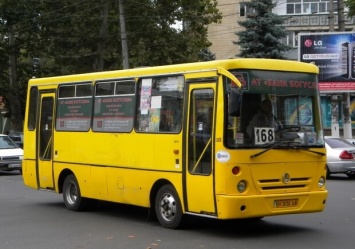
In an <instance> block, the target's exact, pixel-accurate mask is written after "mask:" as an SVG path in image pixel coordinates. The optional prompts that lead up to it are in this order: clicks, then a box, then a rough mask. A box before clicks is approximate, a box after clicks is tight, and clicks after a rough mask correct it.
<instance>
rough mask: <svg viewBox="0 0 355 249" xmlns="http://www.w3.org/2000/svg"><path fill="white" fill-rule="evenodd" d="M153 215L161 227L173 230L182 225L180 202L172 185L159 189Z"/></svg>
mask: <svg viewBox="0 0 355 249" xmlns="http://www.w3.org/2000/svg"><path fill="white" fill-rule="evenodd" d="M155 213H156V215H157V218H158V221H159V223H160V224H161V225H162V226H163V227H166V228H172V229H174V228H179V227H181V226H182V225H183V218H184V217H183V213H182V208H181V202H180V199H179V196H178V194H177V192H176V190H175V188H174V187H173V186H172V185H170V184H168V185H164V186H162V187H161V188H160V189H159V191H158V193H157V195H156V198H155Z"/></svg>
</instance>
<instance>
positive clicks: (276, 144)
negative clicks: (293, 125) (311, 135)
mask: <svg viewBox="0 0 355 249" xmlns="http://www.w3.org/2000/svg"><path fill="white" fill-rule="evenodd" d="M284 142H290V141H289V140H281V141H279V142H277V143H274V144H272V145H271V146H270V147H268V148H266V149H265V150H262V151H260V152H258V153H256V154H253V155H250V158H255V157H258V156H260V155H262V154H264V153H265V152H268V151H269V150H271V149H273V148H276V147H277V146H279V145H280V144H282V143H284Z"/></svg>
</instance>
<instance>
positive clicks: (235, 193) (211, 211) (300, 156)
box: [22, 59, 327, 228]
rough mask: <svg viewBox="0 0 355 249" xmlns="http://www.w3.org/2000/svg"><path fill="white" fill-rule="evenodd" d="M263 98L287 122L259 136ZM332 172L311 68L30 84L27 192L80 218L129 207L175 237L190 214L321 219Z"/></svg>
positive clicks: (160, 70) (173, 68)
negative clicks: (108, 206)
mask: <svg viewBox="0 0 355 249" xmlns="http://www.w3.org/2000/svg"><path fill="white" fill-rule="evenodd" d="M265 100H267V101H268V102H269V103H271V108H272V117H273V119H275V120H277V122H278V124H277V125H275V126H274V124H272V125H270V126H268V125H266V124H264V125H261V124H258V125H256V126H255V127H253V128H252V129H249V128H248V127H249V126H250V123H251V120H252V119H253V116H254V115H255V113H257V112H258V108H259V107H260V104H261V103H262V102H264V101H265ZM269 107H270V106H269ZM248 129H249V130H251V131H252V132H251V133H249V132H248ZM325 164H326V157H325V148H324V140H323V133H322V124H321V116H320V98H319V92H318V68H317V67H316V66H315V65H312V64H305V63H300V62H295V61H285V60H271V59H229V60H219V61H211V62H198V63H188V64H179V65H168V66H159V67H146V68H136V69H128V70H117V71H109V72H96V73H88V74H78V75H68V76H60V77H50V78H38V79H31V80H30V81H29V83H28V97H27V106H26V116H25V128H24V159H23V166H22V167H23V179H24V183H25V185H27V186H29V187H31V188H34V189H40V190H49V191H53V192H56V193H62V194H63V199H64V203H65V205H66V207H67V208H68V209H70V210H73V211H79V210H82V209H84V208H86V207H88V206H90V205H91V204H92V202H91V201H92V200H103V201H110V202H117V203H125V204H130V205H136V206H141V207H146V208H149V209H150V210H151V212H149V213H151V214H154V216H156V218H157V219H158V221H159V222H160V224H161V225H162V226H164V227H167V228H178V227H180V226H181V225H182V224H183V223H184V220H185V218H186V217H188V216H189V215H196V216H203V217H210V218H217V219H246V218H262V217H265V216H273V215H282V214H297V213H308V212H319V211H322V210H323V209H324V208H325V203H326V198H327V190H326V187H325V180H326V177H325V176H326V166H325Z"/></svg>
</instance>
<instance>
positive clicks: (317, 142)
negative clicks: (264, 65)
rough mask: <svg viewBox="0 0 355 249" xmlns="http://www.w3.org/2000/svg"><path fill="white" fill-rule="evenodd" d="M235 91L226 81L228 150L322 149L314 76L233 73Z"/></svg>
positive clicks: (305, 74) (261, 71)
mask: <svg viewBox="0 0 355 249" xmlns="http://www.w3.org/2000/svg"><path fill="white" fill-rule="evenodd" d="M231 73H232V74H234V75H235V76H236V77H237V78H238V80H239V81H240V82H241V83H242V88H241V89H240V88H238V87H237V86H236V85H235V84H233V82H230V81H229V80H226V84H225V89H226V94H227V97H228V101H227V102H228V107H227V108H226V112H228V115H227V116H228V119H227V120H226V124H225V129H226V131H227V132H226V133H225V134H227V138H226V139H225V140H226V141H227V146H228V147H231V148H233V147H235V148H243V147H244V148H245V147H261V148H263V147H264V148H265V147H266V148H268V147H271V146H272V147H273V148H274V147H279V146H280V147H295V146H301V147H317V146H323V144H324V141H323V133H322V126H321V122H320V110H319V106H318V104H317V103H319V102H318V98H319V92H318V87H317V83H318V82H317V75H316V74H311V73H298V72H282V71H266V70H235V71H231Z"/></svg>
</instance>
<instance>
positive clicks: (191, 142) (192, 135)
mask: <svg viewBox="0 0 355 249" xmlns="http://www.w3.org/2000/svg"><path fill="white" fill-rule="evenodd" d="M215 90H216V84H214V83H211V84H203V83H202V84H201V83H199V84H190V87H189V107H188V126H187V133H186V134H187V135H186V136H187V138H186V143H187V144H186V152H187V153H186V162H187V169H186V198H187V203H186V206H185V209H186V211H188V212H192V213H198V214H211V215H213V214H215V212H216V211H215V210H216V208H215V198H214V187H213V182H214V181H213V179H214V177H213V175H214V163H213V150H214V143H213V139H214V132H213V129H214V116H215V114H214V113H215V111H214V110H215Z"/></svg>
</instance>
